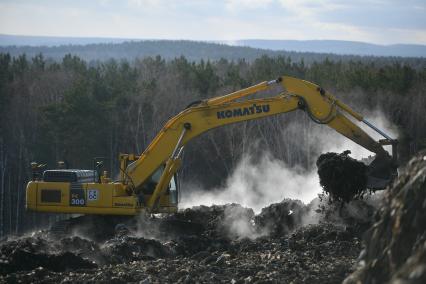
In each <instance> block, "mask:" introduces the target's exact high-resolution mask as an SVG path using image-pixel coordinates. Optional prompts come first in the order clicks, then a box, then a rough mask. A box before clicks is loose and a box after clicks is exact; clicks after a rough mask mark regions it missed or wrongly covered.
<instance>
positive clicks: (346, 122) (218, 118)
mask: <svg viewBox="0 0 426 284" xmlns="http://www.w3.org/2000/svg"><path fill="white" fill-rule="evenodd" d="M278 87H281V92H280V93H279V94H278V95H276V96H274V97H270V98H260V99H249V100H244V101H242V100H241V99H243V98H244V97H246V96H249V95H252V94H254V93H257V92H259V91H265V90H268V89H273V88H278ZM237 100H238V101H237ZM297 109H301V110H304V111H305V112H306V113H307V114H308V115H309V117H310V118H311V119H312V120H314V121H315V122H317V123H320V124H326V125H328V126H330V127H331V128H333V129H335V130H336V131H337V132H339V133H340V134H342V135H344V136H345V137H347V138H349V139H351V140H352V141H354V142H355V143H357V144H359V145H361V146H362V147H364V148H366V149H368V150H369V151H371V152H374V153H376V154H377V156H378V157H383V158H381V161H384V160H385V162H381V163H379V164H385V165H384V166H388V165H387V164H388V163H390V162H391V159H390V157H389V155H388V154H387V152H386V151H385V150H384V149H383V146H382V145H392V146H394V148H395V146H396V141H395V140H393V139H391V138H390V137H389V136H388V135H386V134H385V133H384V132H382V131H381V130H379V129H377V128H376V127H374V125H372V124H370V123H369V122H368V121H366V120H365V119H364V118H363V116H362V115H360V114H359V113H357V112H355V111H354V110H352V109H351V108H350V107H349V106H347V105H346V104H344V103H343V102H341V101H339V100H338V99H336V98H335V97H334V96H332V95H331V94H329V93H328V92H327V91H325V90H324V89H322V88H321V87H319V86H318V85H315V84H313V83H310V82H307V81H304V80H300V79H296V78H292V77H287V76H283V77H280V78H278V79H277V80H273V81H265V82H262V83H259V84H257V85H254V86H251V87H248V88H246V89H243V90H240V91H237V92H234V93H231V94H228V95H225V96H221V97H216V98H212V99H209V100H205V101H201V102H199V103H196V104H192V105H191V106H190V107H188V108H187V109H185V110H183V111H182V112H181V113H179V114H178V115H176V116H175V117H173V118H171V119H170V120H169V121H168V122H167V123H166V125H165V126H164V127H163V129H162V130H161V131H160V132H159V133H158V135H157V136H156V137H155V138H154V140H153V141H152V142H151V144H150V145H149V146H148V147H147V149H146V150H145V151H144V152H143V153H142V154H141V155H140V157H139V159H137V160H136V161H135V162H133V163H131V164H130V165H128V166H127V168H126V170H125V172H126V175H125V176H126V181H125V183H126V186H127V188H128V191H129V192H135V193H139V191H141V190H142V188H143V185H144V183H146V182H147V181H148V180H150V177H151V176H152V175H153V174H154V173H155V172H156V171H158V169H162V172H161V177H160V179H159V181H158V183H157V184H156V186H155V190H154V192H153V194H152V195H151V196H150V198H149V200H148V201H147V204H146V206H147V209H148V210H149V211H151V212H152V211H154V210H155V209H156V207H157V206H158V203H159V200H160V197H161V196H162V195H163V194H164V193H165V192H166V190H167V187H168V185H169V182H170V179H171V178H172V177H173V175H174V174H175V172H176V171H177V170H178V169H179V166H180V164H181V159H180V156H181V153H182V150H183V147H184V146H185V144H186V143H188V142H189V141H190V140H191V139H193V138H195V137H197V136H198V135H200V134H202V133H204V132H206V131H208V130H210V129H213V128H216V127H220V126H224V125H227V124H231V123H237V122H242V121H247V120H252V119H258V118H262V117H268V116H272V115H277V114H282V113H287V112H291V111H294V110H297ZM349 116H350V117H353V118H354V119H356V120H358V121H360V122H363V123H365V124H367V125H368V126H369V127H371V128H373V129H374V130H375V131H377V132H378V133H379V134H381V135H382V136H384V138H385V139H383V140H380V141H375V140H374V139H373V138H372V137H371V136H369V135H368V134H367V133H366V132H365V131H364V130H362V129H361V128H360V127H359V126H357V125H356V124H355V123H354V122H352V120H350V119H349V118H348V117H349ZM393 152H394V154H393V155H394V159H396V150H395V151H393ZM388 182H389V181H388V180H386V181H385V182H384V183H383V182H382V183H380V182H379V183H376V185H375V187H377V188H378V187H382V186H383V185H385V183H388ZM372 187H374V185H373V186H372Z"/></svg>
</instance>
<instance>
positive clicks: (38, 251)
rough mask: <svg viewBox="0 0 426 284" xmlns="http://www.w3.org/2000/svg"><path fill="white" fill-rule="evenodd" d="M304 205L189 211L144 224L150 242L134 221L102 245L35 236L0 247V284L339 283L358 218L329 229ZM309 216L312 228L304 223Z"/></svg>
mask: <svg viewBox="0 0 426 284" xmlns="http://www.w3.org/2000/svg"><path fill="white" fill-rule="evenodd" d="M322 204H323V206H327V205H326V204H327V203H326V202H322ZM312 206H313V205H304V204H303V203H302V202H300V201H297V200H296V201H295V200H289V199H285V200H283V201H282V202H280V203H276V204H272V205H270V206H268V207H266V208H263V210H262V212H261V213H260V214H258V215H255V214H254V212H253V210H252V209H249V208H244V207H242V206H241V205H238V204H228V205H221V206H209V207H207V206H199V207H194V208H191V209H186V210H183V211H181V212H179V213H178V214H176V215H174V216H172V217H165V218H158V217H157V218H155V220H151V221H152V222H154V223H155V224H157V225H158V226H150V225H149V222H150V220H145V221H144V224H145V226H148V227H146V228H151V229H152V228H153V227H157V228H161V230H162V231H161V234H158V236H160V237H159V238H156V239H152V238H148V237H147V236H146V235H144V231H143V228H142V231H138V230H137V226H136V227H131V226H130V224H133V223H134V222H133V223H128V224H123V226H127V227H128V229H126V230H122V229H120V230H116V233H115V236H113V237H111V238H110V239H108V240H106V241H102V242H95V241H93V240H89V239H86V238H84V237H80V236H62V237H60V238H53V237H52V234H49V232H44V231H40V232H37V233H34V234H33V235H32V236H26V237H22V238H19V239H17V240H10V241H6V242H3V243H1V244H0V251H1V256H0V282H2V281H5V282H19V281H20V282H23V283H30V282H37V281H43V282H46V283H49V282H50V283H58V282H59V283H60V282H62V283H66V282H88V281H89V282H90V281H94V282H107V281H108V282H114V283H125V282H139V281H145V282H146V283H149V282H169V283H182V282H188V281H189V282H197V281H198V282H219V281H225V282H232V281H233V280H234V282H235V281H236V282H237V283H239V282H241V283H244V282H258V281H284V282H291V281H294V282H296V283H297V282H312V283H340V282H341V281H342V280H343V279H344V278H345V277H346V276H347V275H348V274H349V273H350V272H352V267H353V266H354V264H355V260H356V257H357V256H358V254H359V252H360V250H361V242H360V237H359V235H358V234H355V233H354V229H353V225H354V224H355V223H356V222H357V220H358V219H357V218H354V219H353V220H355V221H353V224H346V223H345V222H346V221H345V219H342V221H341V224H331V223H329V222H327V218H329V217H327V216H326V214H323V213H324V212H320V211H318V212H315V211H312V210H311V209H312ZM345 206H347V205H345ZM330 210H334V209H330ZM312 212H313V213H312ZM309 214H316V215H318V218H317V219H318V220H319V221H318V222H319V223H317V224H316V225H305V224H304V222H303V219H304V218H305V216H308V215H309ZM370 217H371V216H370ZM159 221H160V222H159ZM168 221H171V222H168ZM166 224H168V225H166ZM170 224H172V225H170ZM139 226H140V224H139ZM180 226H181V227H180ZM120 227H121V226H120ZM190 227H194V228H196V229H193V230H191V229H188V228H190ZM135 229H136V231H135ZM168 230H169V231H168ZM178 232H179V234H177V233H178ZM149 233H150V234H151V233H152V232H149ZM169 233H170V234H169Z"/></svg>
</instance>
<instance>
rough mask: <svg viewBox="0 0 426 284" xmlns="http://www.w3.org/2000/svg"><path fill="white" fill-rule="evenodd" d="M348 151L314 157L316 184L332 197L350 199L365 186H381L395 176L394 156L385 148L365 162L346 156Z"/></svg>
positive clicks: (360, 196) (378, 187) (367, 187)
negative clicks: (318, 180)
mask: <svg viewBox="0 0 426 284" xmlns="http://www.w3.org/2000/svg"><path fill="white" fill-rule="evenodd" d="M349 154H350V151H344V152H342V153H333V152H329V153H325V154H322V155H321V156H319V157H318V160H317V167H318V175H319V178H320V184H321V186H322V187H323V189H324V191H325V192H326V193H328V194H329V195H330V197H331V198H332V199H333V200H338V201H343V202H350V201H351V200H353V199H358V198H362V196H363V195H364V194H365V193H367V191H368V190H371V191H375V190H380V189H385V188H386V187H387V186H388V185H389V184H390V183H391V182H392V181H393V180H394V178H395V177H396V174H397V172H396V167H395V162H394V159H393V158H392V157H391V156H390V155H389V154H387V153H386V152H383V153H381V154H380V155H377V156H376V157H375V158H374V160H373V161H372V162H371V163H370V164H369V165H367V161H366V160H364V162H362V161H358V160H356V159H354V158H351V157H350V156H349Z"/></svg>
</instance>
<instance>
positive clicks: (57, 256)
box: [0, 237, 97, 274]
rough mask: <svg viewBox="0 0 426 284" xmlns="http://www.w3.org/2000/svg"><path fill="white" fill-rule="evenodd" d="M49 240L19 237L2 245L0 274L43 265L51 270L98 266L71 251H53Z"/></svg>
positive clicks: (0, 249) (0, 248)
mask: <svg viewBox="0 0 426 284" xmlns="http://www.w3.org/2000/svg"><path fill="white" fill-rule="evenodd" d="M52 249H53V248H52V247H51V246H50V245H49V243H48V240H45V239H41V238H30V237H28V238H24V239H18V240H15V241H12V242H9V243H6V244H2V245H1V247H0V252H1V257H0V263H1V265H0V274H9V273H13V272H16V271H23V270H32V269H35V268H38V267H43V268H45V269H47V270H51V271H65V270H73V269H89V268H96V267H97V265H96V264H95V263H94V262H92V261H90V260H88V259H86V258H82V257H81V256H79V255H76V254H74V253H72V252H70V251H53V252H52Z"/></svg>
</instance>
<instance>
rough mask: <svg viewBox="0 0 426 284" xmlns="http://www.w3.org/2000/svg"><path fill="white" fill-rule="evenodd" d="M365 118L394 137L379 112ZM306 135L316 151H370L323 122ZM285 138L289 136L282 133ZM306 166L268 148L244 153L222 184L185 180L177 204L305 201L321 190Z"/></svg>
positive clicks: (255, 206) (360, 154)
mask: <svg viewBox="0 0 426 284" xmlns="http://www.w3.org/2000/svg"><path fill="white" fill-rule="evenodd" d="M368 120H369V121H370V122H371V123H373V124H374V125H376V126H377V127H378V128H380V129H382V130H384V131H385V132H386V133H387V134H388V135H390V136H391V137H395V138H396V137H397V131H396V129H395V128H392V127H390V123H389V122H388V121H387V119H386V118H385V116H384V115H383V113H382V112H380V111H375V112H374V113H371V114H370V115H368ZM297 127H299V128H300V126H297ZM361 127H362V128H363V129H364V130H366V132H367V133H368V134H370V135H371V136H372V137H373V138H374V139H376V140H378V139H381V138H383V137H380V135H378V134H377V133H375V132H374V131H373V130H371V129H367V127H364V126H362V125H361ZM306 135H308V136H309V137H308V138H307V139H308V141H311V142H313V144H314V145H313V146H312V147H316V148H317V149H316V152H318V153H321V152H330V151H332V152H342V151H344V150H347V149H350V150H351V151H352V154H351V156H352V157H354V158H356V159H361V158H365V157H368V156H369V155H373V153H371V152H369V151H368V150H366V149H364V148H362V147H361V146H359V145H357V144H355V143H354V142H352V141H350V140H349V139H346V138H345V137H343V136H341V135H340V134H338V133H336V132H335V131H334V130H330V129H328V128H327V127H325V126H317V125H314V126H311V127H309V132H308V133H307V134H306ZM286 139H291V138H288V137H286ZM296 145H297V143H296ZM313 163H315V161H314V162H313ZM308 168H309V169H310V170H306V169H304V168H302V167H289V166H288V165H287V164H286V163H284V162H283V161H281V160H278V159H276V158H274V157H272V155H271V154H269V153H268V152H265V153H264V154H263V156H262V157H261V158H260V159H256V160H255V159H254V158H253V157H252V156H250V154H245V155H244V156H243V157H242V159H241V160H240V162H239V163H238V164H237V167H236V168H235V169H234V171H233V172H232V174H231V175H230V176H229V177H228V179H227V180H226V182H225V186H224V187H222V188H215V189H213V190H210V191H205V190H202V189H201V187H200V186H197V185H194V184H193V185H188V184H187V185H186V186H185V189H186V190H185V191H184V192H183V193H182V201H181V204H180V205H181V207H182V208H187V207H192V206H196V205H213V204H216V205H219V204H228V203H239V204H241V205H242V206H246V207H249V208H252V209H253V210H254V211H255V213H259V212H260V210H261V209H262V208H263V207H265V206H268V205H269V204H271V203H276V202H280V201H281V200H283V199H284V198H290V199H299V200H301V201H302V202H304V203H305V204H307V203H309V202H310V201H311V200H313V199H314V198H316V197H317V195H318V194H319V193H321V191H322V189H321V186H320V184H319V179H318V176H317V173H316V170H317V169H316V166H315V165H314V164H313V165H311V166H310V167H308ZM188 188H189V189H190V190H188Z"/></svg>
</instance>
